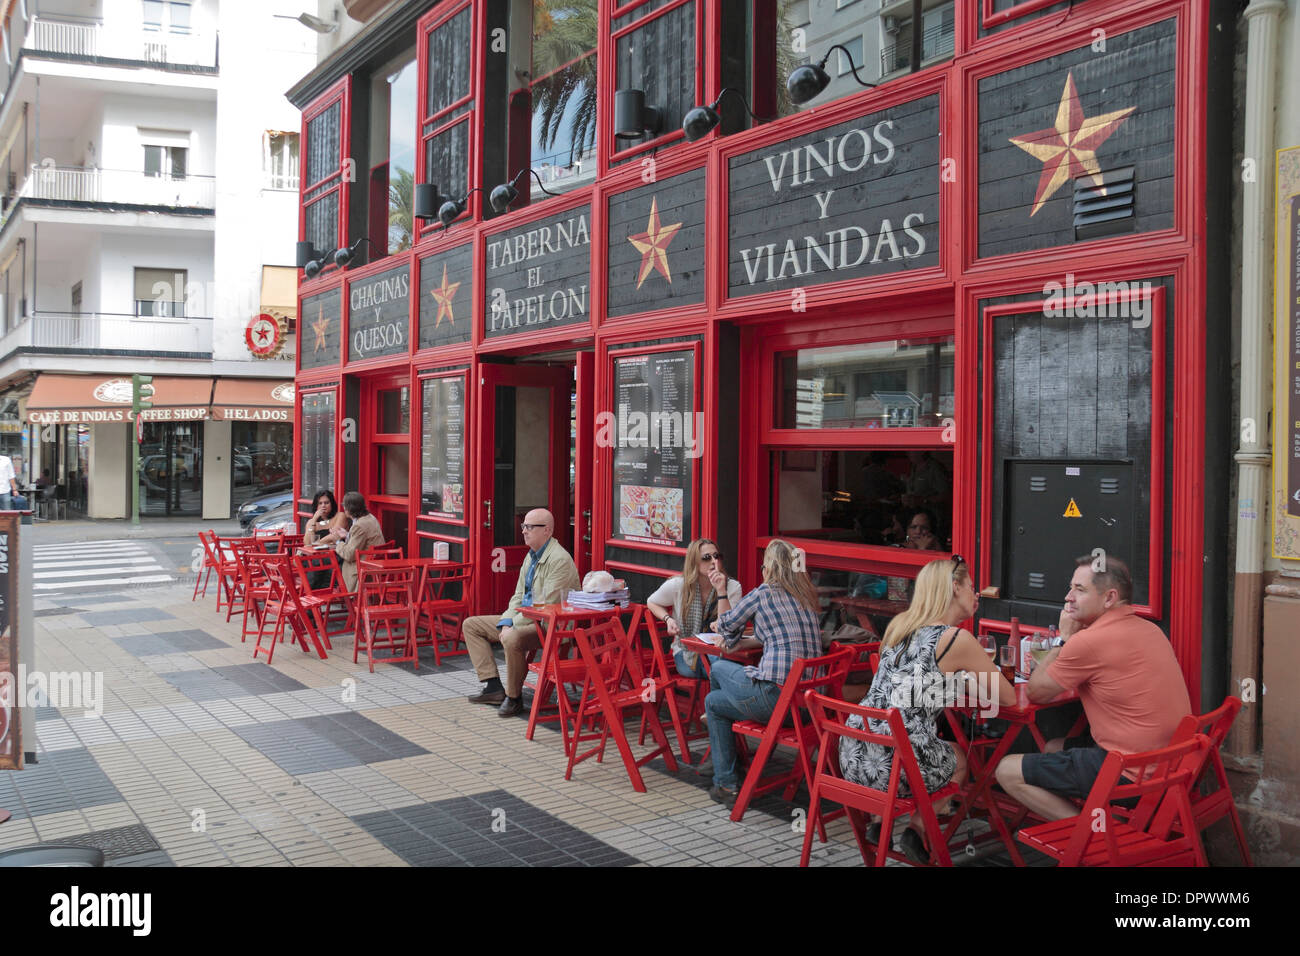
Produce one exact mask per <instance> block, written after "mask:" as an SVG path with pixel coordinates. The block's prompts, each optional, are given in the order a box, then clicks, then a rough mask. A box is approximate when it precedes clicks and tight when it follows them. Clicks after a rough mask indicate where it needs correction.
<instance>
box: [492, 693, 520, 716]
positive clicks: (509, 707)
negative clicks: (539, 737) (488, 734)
mask: <svg viewBox="0 0 1300 956" xmlns="http://www.w3.org/2000/svg"><path fill="white" fill-rule="evenodd" d="M523 712H524V699H523V698H522V697H507V698H506V699H505V700H503V701H502V702H501V707H500V708H498V710H497V716H498V717H515V716H518V715H519V714H522V713H523Z"/></svg>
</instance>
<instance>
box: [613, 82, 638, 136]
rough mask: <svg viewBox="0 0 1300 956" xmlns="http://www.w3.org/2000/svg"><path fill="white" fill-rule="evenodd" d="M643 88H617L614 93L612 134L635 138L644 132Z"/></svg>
mask: <svg viewBox="0 0 1300 956" xmlns="http://www.w3.org/2000/svg"><path fill="white" fill-rule="evenodd" d="M644 114H645V91H644V90H617V91H615V93H614V136H615V137H617V138H618V139H637V138H639V137H640V136H641V135H642V134H643V133H644V132H645V125H644V123H643V122H642V117H643V116H644Z"/></svg>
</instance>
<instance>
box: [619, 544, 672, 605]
mask: <svg viewBox="0 0 1300 956" xmlns="http://www.w3.org/2000/svg"><path fill="white" fill-rule="evenodd" d="M605 560H606V561H623V562H625V563H627V564H639V565H641V567H643V568H663V569H664V570H665V571H670V572H671V573H672V574H681V573H682V558H681V556H680V555H676V554H664V553H663V552H662V551H639V550H637V549H635V548H625V547H621V546H616V545H611V546H610V547H607V548H606V549H605ZM618 576H619V577H625V576H626V575H625V574H623V572H619V575H618ZM655 587H658V585H655ZM649 593H650V592H648V591H647V592H646V594H647V596H648V595H649Z"/></svg>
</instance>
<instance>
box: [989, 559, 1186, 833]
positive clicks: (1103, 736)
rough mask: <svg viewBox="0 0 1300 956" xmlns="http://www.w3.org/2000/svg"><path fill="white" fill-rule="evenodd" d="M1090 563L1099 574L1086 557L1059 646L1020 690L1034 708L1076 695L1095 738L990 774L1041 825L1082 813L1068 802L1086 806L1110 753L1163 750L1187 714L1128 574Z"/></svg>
mask: <svg viewBox="0 0 1300 956" xmlns="http://www.w3.org/2000/svg"><path fill="white" fill-rule="evenodd" d="M1097 560H1098V562H1099V563H1101V564H1102V566H1103V567H1104V568H1105V570H1104V571H1095V570H1093V567H1094V564H1093V562H1094V559H1093V558H1092V557H1091V556H1088V557H1082V558H1079V559H1078V561H1077V562H1076V563H1077V564H1078V567H1076V568H1075V570H1074V577H1073V578H1072V579H1071V581H1070V591H1069V593H1068V594H1067V595H1066V597H1065V609H1064V610H1063V611H1062V612H1061V635H1062V636H1063V637H1064V638H1065V639H1066V642H1065V644H1064V645H1063V646H1062V647H1060V648H1058V649H1057V650H1054V651H1052V652H1050V653H1049V654H1048V655H1047V656H1046V657H1044V658H1043V661H1042V663H1040V664H1039V665H1038V666H1037V667H1036V668H1035V669H1034V673H1033V674H1032V675H1031V676H1030V678H1029V684H1028V686H1027V688H1026V692H1027V693H1028V695H1029V699H1030V700H1032V701H1034V702H1036V703H1046V702H1047V701H1049V700H1051V699H1052V698H1054V697H1056V696H1057V695H1058V694H1060V693H1062V692H1064V691H1067V690H1077V691H1078V692H1079V699H1080V701H1082V703H1083V711H1084V713H1085V714H1087V716H1088V724H1089V731H1090V732H1091V735H1092V737H1091V739H1086V738H1085V739H1079V738H1073V739H1071V740H1065V739H1061V738H1058V739H1056V740H1052V741H1049V742H1048V744H1047V748H1046V750H1045V751H1044V752H1043V753H1041V754H1016V755H1012V756H1007V757H1004V758H1003V759H1002V762H1001V763H999V764H998V767H997V780H998V783H999V784H1001V785H1002V789H1004V790H1005V791H1006V792H1007V793H1008V794H1009V795H1011V796H1012V797H1014V798H1015V799H1016V800H1019V801H1020V802H1021V803H1023V804H1024V805H1025V806H1026V807H1028V808H1029V809H1030V810H1032V811H1034V812H1035V813H1037V814H1038V815H1040V816H1042V817H1044V818H1045V819H1048V820H1060V819H1063V818H1065V817H1072V816H1074V815H1076V814H1077V813H1078V812H1079V810H1078V808H1077V807H1076V806H1075V805H1074V804H1072V803H1070V801H1069V800H1067V799H1066V797H1071V798H1075V799H1080V800H1081V799H1083V798H1085V797H1087V795H1088V791H1089V790H1091V789H1092V784H1093V782H1094V781H1095V780H1096V779H1097V775H1098V774H1099V773H1100V772H1101V765H1102V763H1103V762H1104V761H1105V759H1106V753H1107V752H1108V751H1111V750H1118V751H1119V752H1121V753H1126V754H1127V753H1141V752H1142V751H1146V750H1156V749H1158V748H1160V747H1164V746H1165V745H1167V744H1168V743H1169V739H1170V737H1172V736H1173V733H1174V728H1175V727H1177V726H1178V722H1179V721H1180V720H1182V719H1183V718H1184V717H1185V716H1187V715H1188V714H1190V713H1191V712H1192V703H1191V699H1190V698H1189V697H1188V696H1187V685H1186V684H1184V683H1183V675H1182V671H1181V670H1179V668H1178V661H1177V659H1175V657H1174V651H1173V648H1172V647H1170V645H1169V639H1168V638H1167V637H1165V635H1164V632H1163V631H1161V630H1160V628H1159V627H1157V626H1156V625H1155V624H1153V623H1152V622H1151V621H1148V620H1146V619H1145V618H1141V617H1138V615H1137V614H1136V613H1134V610H1133V606H1132V605H1131V604H1130V603H1129V602H1130V601H1131V600H1132V597H1133V577H1132V575H1131V574H1130V573H1129V569H1128V566H1127V565H1125V564H1124V562H1123V561H1120V560H1119V559H1117V558H1113V557H1111V556H1109V555H1106V556H1105V557H1104V558H1100V559H1097Z"/></svg>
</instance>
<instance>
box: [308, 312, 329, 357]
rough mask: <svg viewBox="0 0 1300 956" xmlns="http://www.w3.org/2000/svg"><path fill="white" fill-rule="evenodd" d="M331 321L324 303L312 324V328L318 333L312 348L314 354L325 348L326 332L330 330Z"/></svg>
mask: <svg viewBox="0 0 1300 956" xmlns="http://www.w3.org/2000/svg"><path fill="white" fill-rule="evenodd" d="M330 321H331V320H330V319H327V318H325V306H323V305H322V306H321V307H320V312H318V313H317V315H316V321H315V322H313V323H312V324H311V330H312V331H313V332H315V333H316V340H315V341H314V342H313V343H312V349H311V350H312V353H313V354H314V353H316V352H319V351H320V350H321V349H323V348H325V333H326V332H328V331H329V327H330Z"/></svg>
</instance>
